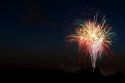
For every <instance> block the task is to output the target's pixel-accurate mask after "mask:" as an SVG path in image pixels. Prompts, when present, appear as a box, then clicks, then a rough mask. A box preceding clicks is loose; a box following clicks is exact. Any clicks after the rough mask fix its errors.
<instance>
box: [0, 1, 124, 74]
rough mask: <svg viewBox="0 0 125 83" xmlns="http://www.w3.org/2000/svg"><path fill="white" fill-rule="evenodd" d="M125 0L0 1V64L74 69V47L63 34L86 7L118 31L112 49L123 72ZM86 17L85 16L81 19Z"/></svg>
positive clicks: (71, 26)
mask: <svg viewBox="0 0 125 83" xmlns="http://www.w3.org/2000/svg"><path fill="white" fill-rule="evenodd" d="M124 3H125V1H122V2H120V1H119V0H118V1H115V0H114V1H109V0H103V1H102V0H41V1H40V0H2V1H0V65H1V68H2V67H19V68H43V69H44V68H45V69H46V68H50V69H52V68H55V69H56V68H60V67H61V68H62V67H65V66H66V67H65V68H66V69H67V70H68V69H69V70H70V71H73V70H75V69H77V59H76V57H77V50H76V49H75V46H74V47H73V46H72V47H67V44H66V42H65V37H66V35H68V34H70V33H71V32H72V31H73V24H74V22H77V21H78V20H81V19H82V18H83V17H85V15H86V14H87V13H88V12H86V11H89V10H95V11H97V10H99V11H101V12H102V15H105V16H106V19H107V22H108V23H109V24H110V25H111V26H112V31H114V32H115V33H116V34H117V35H116V37H115V40H114V42H113V45H112V48H113V49H112V50H113V53H114V54H115V56H116V57H117V60H116V63H117V68H116V69H117V70H118V71H122V72H125V67H124V64H125V56H124V55H125V53H124V52H125V43H124V42H125V4H124ZM83 20H85V19H83Z"/></svg>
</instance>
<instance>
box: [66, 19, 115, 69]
mask: <svg viewBox="0 0 125 83" xmlns="http://www.w3.org/2000/svg"><path fill="white" fill-rule="evenodd" d="M113 34H114V33H113V32H111V27H109V25H107V24H106V20H105V19H104V18H103V19H102V21H101V22H97V20H87V21H85V22H84V23H79V27H76V28H75V32H74V33H73V34H71V35H68V36H67V37H66V41H68V42H70V43H73V42H75V43H77V44H78V47H79V49H80V51H82V52H83V53H85V54H86V55H88V56H89V57H90V59H91V63H92V67H93V69H94V68H95V67H96V61H97V59H99V58H100V57H101V56H102V54H106V55H108V52H109V51H110V49H109V46H110V45H111V43H112V37H113ZM107 50H108V51H107Z"/></svg>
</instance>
